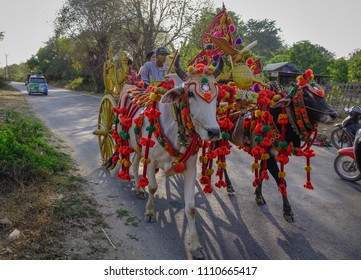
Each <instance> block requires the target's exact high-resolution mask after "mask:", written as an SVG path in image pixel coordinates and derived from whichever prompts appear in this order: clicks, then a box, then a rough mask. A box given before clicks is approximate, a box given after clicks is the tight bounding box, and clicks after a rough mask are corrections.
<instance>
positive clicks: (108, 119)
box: [94, 94, 117, 163]
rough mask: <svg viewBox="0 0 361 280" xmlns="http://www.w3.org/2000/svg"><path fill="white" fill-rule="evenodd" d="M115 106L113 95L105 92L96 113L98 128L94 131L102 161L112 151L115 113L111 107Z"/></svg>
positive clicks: (107, 158)
mask: <svg viewBox="0 0 361 280" xmlns="http://www.w3.org/2000/svg"><path fill="white" fill-rule="evenodd" d="M116 106H117V104H116V102H115V99H114V98H113V96H111V95H109V94H106V95H105V96H104V97H103V99H102V101H101V103H100V107H99V114H98V130H96V131H94V134H95V135H98V144H99V150H100V156H101V158H102V161H103V163H106V162H108V161H109V159H110V158H111V157H112V155H113V153H114V140H113V138H112V133H113V131H114V128H113V120H114V118H115V114H114V112H113V108H115V107H116Z"/></svg>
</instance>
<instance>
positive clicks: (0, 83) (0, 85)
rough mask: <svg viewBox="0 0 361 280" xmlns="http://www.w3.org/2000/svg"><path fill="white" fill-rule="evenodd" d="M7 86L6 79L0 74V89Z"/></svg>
mask: <svg viewBox="0 0 361 280" xmlns="http://www.w3.org/2000/svg"><path fill="white" fill-rule="evenodd" d="M8 87H9V83H8V82H7V81H6V79H5V78H3V77H1V76H0V89H6V88H8Z"/></svg>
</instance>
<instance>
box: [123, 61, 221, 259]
mask: <svg viewBox="0 0 361 280" xmlns="http://www.w3.org/2000/svg"><path fill="white" fill-rule="evenodd" d="M222 68H223V61H222V60H220V62H219V63H218V66H217V68H216V69H215V70H214V71H213V73H212V72H211V71H208V67H206V71H204V72H206V73H204V72H203V73H196V72H197V71H193V74H192V73H191V74H189V73H188V74H187V73H186V72H185V71H184V70H183V69H181V68H180V66H179V56H177V58H176V61H175V69H176V72H177V74H178V76H179V77H180V78H181V79H182V80H183V81H184V83H183V84H182V85H181V86H179V87H177V88H173V89H171V90H169V91H168V92H166V93H165V94H164V95H163V97H162V99H161V102H159V103H158V110H159V111H160V112H161V115H160V117H159V120H158V121H159V124H160V126H161V128H162V131H163V135H164V136H165V137H166V138H167V139H168V141H169V143H170V144H171V145H172V146H173V147H174V148H175V149H176V150H177V151H180V152H182V153H183V152H184V151H185V150H187V145H184V137H185V135H184V133H182V132H181V131H182V127H183V126H184V123H181V122H179V121H175V118H174V114H173V113H174V112H173V111H172V110H173V109H172V104H173V105H174V106H175V107H176V108H178V109H179V107H180V106H182V104H180V100H181V96H182V95H183V96H186V100H187V103H188V111H189V117H190V120H191V122H192V124H193V128H194V130H195V132H196V134H197V138H198V139H199V138H200V139H202V140H207V141H214V140H217V139H219V136H220V127H219V125H218V123H217V119H216V105H217V104H216V102H217V98H216V96H217V94H218V87H217V86H216V81H215V78H216V77H217V75H219V73H220V72H221V71H222ZM206 94H208V96H205V95H206ZM209 94H211V97H210V96H209ZM126 99H127V97H126V94H125V95H123V96H122V98H121V102H123V103H124V102H126V103H127V102H128V103H129V102H130V101H129V100H126ZM182 103H183V104H184V100H183V101H182ZM176 111H177V109H176ZM139 114H141V112H138V113H137V114H136V115H135V116H134V117H133V119H135V118H137V117H138V116H139ZM178 119H180V118H178ZM148 125H149V120H148V119H147V118H144V123H143V125H142V128H141V131H142V135H148V131H146V127H147V126H148ZM179 134H183V137H179ZM129 136H130V138H129V144H130V146H131V147H132V148H133V149H134V150H135V151H137V147H138V143H137V140H136V135H135V134H134V123H132V127H130V129H129ZM185 138H187V137H185ZM151 139H152V140H153V141H155V145H154V146H153V147H152V148H150V150H149V156H148V158H149V159H150V160H151V162H150V163H149V164H148V166H147V177H148V180H149V185H148V191H149V196H148V201H147V204H146V211H145V214H144V215H145V220H146V221H148V222H154V221H155V211H154V194H155V192H156V191H157V189H158V184H157V181H156V169H158V168H160V169H162V170H164V172H165V174H167V176H169V175H174V172H172V171H173V170H172V163H173V162H174V161H175V157H173V156H171V155H170V154H169V153H168V152H167V151H166V150H165V149H164V148H163V147H162V146H161V145H160V143H159V142H158V141H157V139H156V137H155V135H154V133H153V135H152V138H151ZM186 140H188V141H189V140H190V139H189V137H188V139H186ZM186 142H187V141H186ZM144 152H145V147H144V146H143V147H142V151H141V153H138V152H136V153H134V156H133V159H132V167H131V168H132V173H133V175H134V179H135V187H136V191H137V192H138V194H139V193H143V194H144V188H140V187H138V178H139V175H138V169H139V163H140V159H141V157H144ZM182 174H183V177H184V201H185V215H186V217H187V221H188V226H189V235H190V239H191V240H190V246H191V248H190V250H191V253H192V256H193V258H196V259H202V258H204V254H203V251H202V247H201V245H200V242H199V238H198V234H197V231H196V225H195V214H196V208H195V199H194V195H195V192H194V190H195V185H196V175H197V153H195V154H192V155H191V156H190V157H189V159H188V160H187V161H186V169H185V170H184V171H183V172H182Z"/></svg>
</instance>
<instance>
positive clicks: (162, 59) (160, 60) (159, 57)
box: [156, 53, 167, 64]
mask: <svg viewBox="0 0 361 280" xmlns="http://www.w3.org/2000/svg"><path fill="white" fill-rule="evenodd" d="M166 59H167V54H166V53H160V54H158V55H157V57H156V60H157V62H158V63H161V64H164V63H165V60H166Z"/></svg>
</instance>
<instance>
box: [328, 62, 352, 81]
mask: <svg viewBox="0 0 361 280" xmlns="http://www.w3.org/2000/svg"><path fill="white" fill-rule="evenodd" d="M328 71H329V73H330V75H331V77H330V82H331V83H347V82H348V62H347V60H346V59H345V58H343V57H342V58H339V59H336V60H333V61H332V62H331V64H330V65H329V67H328Z"/></svg>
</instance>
